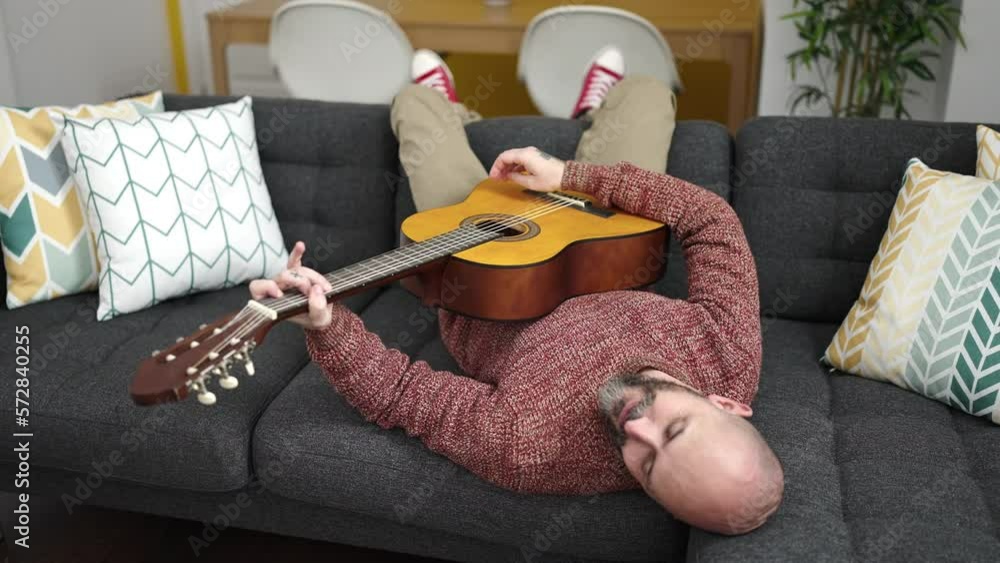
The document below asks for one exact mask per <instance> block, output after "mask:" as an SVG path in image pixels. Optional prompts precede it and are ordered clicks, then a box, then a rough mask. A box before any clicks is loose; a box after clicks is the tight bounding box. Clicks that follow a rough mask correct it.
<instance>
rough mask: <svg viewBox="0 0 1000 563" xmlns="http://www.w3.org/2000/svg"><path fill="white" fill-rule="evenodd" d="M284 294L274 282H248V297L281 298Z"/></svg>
mask: <svg viewBox="0 0 1000 563" xmlns="http://www.w3.org/2000/svg"><path fill="white" fill-rule="evenodd" d="M282 295H284V292H283V291H281V288H280V287H278V282H276V281H274V280H254V281H252V282H250V296H251V297H253V298H254V299H263V298H265V297H281V296H282Z"/></svg>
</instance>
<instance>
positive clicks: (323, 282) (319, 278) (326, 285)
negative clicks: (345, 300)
mask: <svg viewBox="0 0 1000 563" xmlns="http://www.w3.org/2000/svg"><path fill="white" fill-rule="evenodd" d="M295 271H296V272H298V274H299V275H300V276H305V277H307V278H309V281H311V282H312V283H313V285H318V286H320V287H322V288H323V290H324V291H330V290H331V289H333V286H332V285H330V280H328V279H326V276H324V275H323V274H321V273H319V272H317V271H316V270H313V269H312V268H305V267H303V268H296V269H295Z"/></svg>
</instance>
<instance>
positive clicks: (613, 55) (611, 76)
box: [572, 45, 625, 118]
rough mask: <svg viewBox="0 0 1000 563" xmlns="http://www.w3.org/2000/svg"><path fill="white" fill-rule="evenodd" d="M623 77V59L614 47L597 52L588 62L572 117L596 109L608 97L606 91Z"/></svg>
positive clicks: (610, 46) (607, 47)
mask: <svg viewBox="0 0 1000 563" xmlns="http://www.w3.org/2000/svg"><path fill="white" fill-rule="evenodd" d="M624 77H625V57H623V56H622V52H621V51H619V50H618V48H617V47H615V46H614V45H608V46H606V47H604V48H603V49H601V50H600V51H598V52H597V54H596V55H594V58H593V59H591V61H590V68H588V69H587V76H585V77H584V79H583V88H582V89H581V90H580V97H579V99H577V101H576V107H575V108H573V114H572V115H573V117H574V118H575V117H579V116H580V115H582V114H584V113H586V112H588V111H590V110H592V109H594V108H596V107H598V106H600V105H601V103H602V102H604V98H606V97H607V96H608V91H609V90H611V88H612V87H613V86H614V85H615V84H618V83H619V82H621V80H622V78H624Z"/></svg>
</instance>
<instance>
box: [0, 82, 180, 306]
mask: <svg viewBox="0 0 1000 563" xmlns="http://www.w3.org/2000/svg"><path fill="white" fill-rule="evenodd" d="M50 111H52V112H56V113H62V114H65V115H70V116H73V117H77V118H85V117H118V118H120V119H135V118H138V117H140V116H141V115H145V114H147V113H154V112H161V111H163V94H162V93H160V92H155V93H153V94H149V95H146V96H141V97H138V98H129V99H126V100H121V101H118V102H109V103H106V104H103V105H80V106H76V107H71V108H70V107H55V106H49V107H38V108H31V109H18V108H7V107H0V242H2V245H3V258H4V267H5V269H6V270H7V307H9V308H11V309H13V308H15V307H20V306H22V305H27V304H29V303H35V302H38V301H47V300H49V299H54V298H56V297H59V296H61V295H70V294H73V293H80V292H83V291H92V290H94V289H96V288H97V256H96V254H95V252H94V243H93V240H92V236H91V234H90V230H89V229H88V228H87V223H86V220H85V219H84V213H83V206H82V204H81V201H80V197H79V194H78V190H77V187H76V183H75V182H74V181H73V175H72V174H70V171H69V168H68V166H67V164H66V156H65V153H63V148H62V144H61V143H60V140H61V139H62V130H61V129H57V127H56V126H55V124H54V123H53V121H52V119H51V118H50V116H49V112H50Z"/></svg>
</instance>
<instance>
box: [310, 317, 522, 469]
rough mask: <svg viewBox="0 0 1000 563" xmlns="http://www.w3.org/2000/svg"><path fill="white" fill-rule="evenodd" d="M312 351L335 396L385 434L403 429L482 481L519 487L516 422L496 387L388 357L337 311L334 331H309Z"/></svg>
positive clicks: (394, 353) (354, 320)
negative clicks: (511, 451)
mask: <svg viewBox="0 0 1000 563" xmlns="http://www.w3.org/2000/svg"><path fill="white" fill-rule="evenodd" d="M306 345H307V348H308V350H309V355H310V356H311V357H312V359H313V361H314V362H316V363H317V364H318V365H319V366H320V367H321V368H323V371H324V372H325V373H326V375H327V377H328V378H329V380H330V382H331V383H332V384H333V386H334V387H335V388H336V389H337V391H338V392H340V394H341V395H343V396H344V397H345V398H346V399H347V400H348V402H350V403H351V405H353V406H354V407H355V408H356V409H358V411H359V412H360V413H361V414H362V415H363V416H364V417H365V418H366V419H368V420H370V421H372V422H375V423H376V424H378V425H379V426H381V427H383V428H392V427H401V428H403V429H404V430H406V432H407V433H408V434H410V435H411V436H416V437H418V438H420V439H421V440H422V441H423V442H424V444H426V445H427V447H429V448H431V449H432V450H434V451H436V452H438V453H441V454H443V455H445V456H446V457H448V458H449V459H451V460H452V461H454V462H455V463H458V464H459V465H462V466H464V467H466V468H467V469H469V470H470V471H472V472H473V473H476V474H477V475H479V476H480V477H482V478H484V479H487V480H489V481H491V482H493V483H496V484H499V485H501V486H506V487H512V486H514V483H513V482H512V480H513V479H514V475H513V472H512V471H509V467H507V466H508V464H507V463H505V460H506V459H507V447H508V446H509V445H510V444H511V443H512V441H511V439H510V433H511V431H512V425H511V420H512V419H511V416H510V411H509V409H508V408H507V403H506V401H505V400H504V399H503V397H502V396H501V393H499V392H498V391H497V389H496V387H495V386H493V385H489V384H486V383H482V382H479V381H476V380H474V379H472V378H469V377H463V376H460V375H456V374H453V373H450V372H447V371H435V370H433V369H432V368H431V367H430V366H429V365H428V364H427V363H426V362H423V361H417V362H411V361H410V358H408V357H407V356H406V355H405V354H403V353H402V352H400V351H398V350H394V349H387V348H386V347H385V346H384V345H383V344H382V341H381V340H380V339H379V337H378V336H377V335H375V334H372V333H371V332H368V331H367V330H366V329H365V327H364V324H363V322H362V321H361V319H360V318H359V317H358V316H357V315H355V314H354V313H352V312H351V311H350V310H348V309H346V308H345V307H343V306H341V305H339V304H338V305H334V307H333V319H332V322H331V324H330V325H329V326H327V327H326V328H324V329H320V330H312V329H307V330H306Z"/></svg>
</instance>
